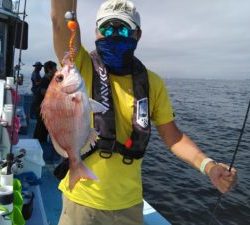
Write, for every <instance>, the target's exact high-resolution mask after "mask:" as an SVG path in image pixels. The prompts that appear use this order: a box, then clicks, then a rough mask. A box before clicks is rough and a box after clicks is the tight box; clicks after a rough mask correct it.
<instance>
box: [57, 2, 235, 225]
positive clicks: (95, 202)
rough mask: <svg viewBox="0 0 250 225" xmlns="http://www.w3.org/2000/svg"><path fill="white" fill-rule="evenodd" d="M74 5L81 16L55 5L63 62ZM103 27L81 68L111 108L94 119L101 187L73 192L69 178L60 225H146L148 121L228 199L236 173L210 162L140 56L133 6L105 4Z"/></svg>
mask: <svg viewBox="0 0 250 225" xmlns="http://www.w3.org/2000/svg"><path fill="white" fill-rule="evenodd" d="M73 3H75V5H74V4H73ZM72 6H74V7H75V8H74V9H73V10H76V1H73V0H72V1H69V0H52V21H53V35H54V47H55V51H56V54H57V57H58V59H59V60H60V61H61V60H62V59H63V57H64V54H65V52H66V51H68V42H69V39H70V33H69V31H68V30H67V28H66V23H65V20H64V14H65V12H66V11H71V10H72ZM96 25H97V27H96V51H94V52H92V53H91V54H89V53H88V52H87V51H86V50H85V49H84V48H83V47H82V46H81V42H80V32H79V31H78V33H77V41H76V50H77V57H76V66H77V67H78V69H79V71H80V72H81V74H82V76H83V78H84V80H85V83H86V86H87V89H88V94H89V95H90V96H92V98H94V99H95V100H98V101H99V102H101V103H102V104H103V105H105V106H106V107H107V108H108V110H107V112H106V113H104V114H102V115H94V116H93V124H95V125H94V127H95V129H96V130H97V132H98V133H99V138H100V139H99V140H98V142H97V146H98V148H97V149H96V150H95V151H93V152H92V153H91V154H90V156H88V157H87V158H86V159H84V162H85V164H86V165H87V166H88V167H89V168H90V169H91V170H92V171H93V172H94V174H95V175H96V176H97V177H98V181H93V180H85V181H79V182H78V183H77V184H76V186H75V188H74V189H73V190H72V191H70V190H69V189H68V174H67V175H66V177H65V178H64V179H63V180H62V181H61V183H60V185H59V189H60V190H61V191H62V192H63V210H62V214H61V217H60V221H59V224H60V225H66V224H67V225H85V224H93V225H112V224H122V225H132V224H134V225H141V224H143V215H142V208H143V203H142V182H141V163H142V157H143V154H144V150H145V148H146V146H147V142H148V138H149V134H150V121H149V119H150V120H151V121H152V122H154V124H155V125H156V127H157V129H158V131H159V134H160V136H161V137H162V139H163V141H164V142H165V143H166V145H167V146H168V147H169V148H170V149H171V151H172V152H173V153H174V154H175V155H176V156H177V157H179V158H180V159H181V160H183V161H185V162H187V163H189V164H190V165H191V166H192V167H194V168H195V169H198V170H200V171H201V172H202V173H204V174H206V175H208V176H209V178H210V180H211V181H212V183H213V184H214V185H215V187H216V188H217V189H218V190H220V191H221V192H222V193H225V192H227V191H229V190H230V189H231V188H232V186H233V184H234V183H235V180H236V171H235V169H233V170H232V171H231V172H229V171H228V166H227V165H224V164H217V163H216V162H215V161H213V160H212V159H210V158H208V157H207V156H206V155H205V154H204V153H202V151H201V150H200V149H199V148H198V147H197V146H196V145H195V143H194V142H193V141H192V140H190V138H189V137H188V136H187V135H185V134H184V133H182V132H181V131H180V130H179V129H178V127H177V126H176V124H175V122H174V116H173V110H172V107H171V103H170V100H169V96H168V93H167V90H166V88H165V85H164V82H163V81H162V80H161V79H160V78H159V76H157V75H156V74H155V73H153V72H151V71H150V70H148V69H146V68H145V67H144V65H143V64H142V63H141V62H140V61H139V60H138V59H136V58H135V57H134V50H135V49H136V46H137V43H138V41H139V40H140V37H141V33H142V32H141V26H140V16H139V13H138V12H137V11H136V8H135V7H134V4H133V3H132V2H130V1H126V0H108V1H105V2H104V3H103V4H102V5H101V7H100V9H99V11H98V13H97V20H96ZM150 150H151V151H153V149H150ZM155 154H157V152H156V153H155Z"/></svg>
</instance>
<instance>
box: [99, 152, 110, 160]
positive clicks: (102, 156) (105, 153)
mask: <svg viewBox="0 0 250 225" xmlns="http://www.w3.org/2000/svg"><path fill="white" fill-rule="evenodd" d="M99 156H100V157H101V158H104V159H109V158H111V156H112V152H111V151H108V150H100V152H99Z"/></svg>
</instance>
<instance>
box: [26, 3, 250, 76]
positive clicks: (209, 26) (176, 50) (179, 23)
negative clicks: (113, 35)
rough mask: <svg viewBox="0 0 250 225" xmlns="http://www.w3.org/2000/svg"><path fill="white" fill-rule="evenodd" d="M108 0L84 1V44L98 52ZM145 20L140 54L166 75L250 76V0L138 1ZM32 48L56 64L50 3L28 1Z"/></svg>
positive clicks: (35, 55)
mask: <svg viewBox="0 0 250 225" xmlns="http://www.w3.org/2000/svg"><path fill="white" fill-rule="evenodd" d="M102 2H103V0H78V20H79V22H80V24H81V31H82V43H83V44H84V45H85V47H86V48H87V49H88V50H92V49H93V48H94V41H95V35H94V30H95V17H96V12H97V9H98V7H99V5H100V4H101V3H102ZM134 3H135V4H136V6H137V9H138V11H139V12H140V14H141V20H142V32H143V33H142V38H141V40H140V42H139V44H138V48H137V50H136V55H137V56H138V57H139V58H140V59H141V60H142V61H143V62H144V64H145V65H146V66H147V67H148V68H150V69H152V70H153V71H155V72H157V73H158V74H159V75H160V76H162V77H167V78H174V77H186V78H209V79H210V78H212V79H213V78H219V79H221V78H226V79H246V78H250V0H174V1H173V0H134ZM26 13H27V14H28V17H27V18H26V20H27V22H28V23H29V49H28V50H27V51H24V52H23V59H22V61H23V63H24V64H25V66H23V69H22V73H24V74H25V75H27V74H29V73H31V71H32V64H33V63H34V62H35V61H38V60H40V61H42V62H44V61H47V60H50V59H52V60H56V57H55V54H54V50H53V43H52V29H51V20H50V0H41V1H38V0H27V10H26Z"/></svg>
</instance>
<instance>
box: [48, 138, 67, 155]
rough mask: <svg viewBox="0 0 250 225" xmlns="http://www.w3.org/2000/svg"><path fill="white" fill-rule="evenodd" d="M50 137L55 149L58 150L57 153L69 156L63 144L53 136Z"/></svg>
mask: <svg viewBox="0 0 250 225" xmlns="http://www.w3.org/2000/svg"><path fill="white" fill-rule="evenodd" d="M50 138H51V141H52V144H53V146H54V148H55V150H56V151H57V153H58V154H60V155H61V156H62V157H64V158H68V157H69V156H68V153H67V152H66V151H65V150H63V149H62V148H61V146H60V145H59V144H58V143H57V142H56V140H55V139H54V138H53V136H51V137H50Z"/></svg>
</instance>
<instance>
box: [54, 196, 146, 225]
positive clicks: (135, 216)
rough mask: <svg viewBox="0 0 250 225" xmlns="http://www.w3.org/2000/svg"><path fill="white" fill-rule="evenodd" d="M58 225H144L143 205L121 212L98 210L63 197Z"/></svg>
mask: <svg viewBox="0 0 250 225" xmlns="http://www.w3.org/2000/svg"><path fill="white" fill-rule="evenodd" d="M58 225H144V223H143V203H141V204H138V205H135V206H133V207H131V208H128V209H122V210H114V211H111V210H99V209H93V208H89V207H86V206H83V205H79V204H77V203H74V202H72V201H70V200H68V199H67V198H66V197H64V196H63V209H62V213H61V217H60V220H59V223H58Z"/></svg>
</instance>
